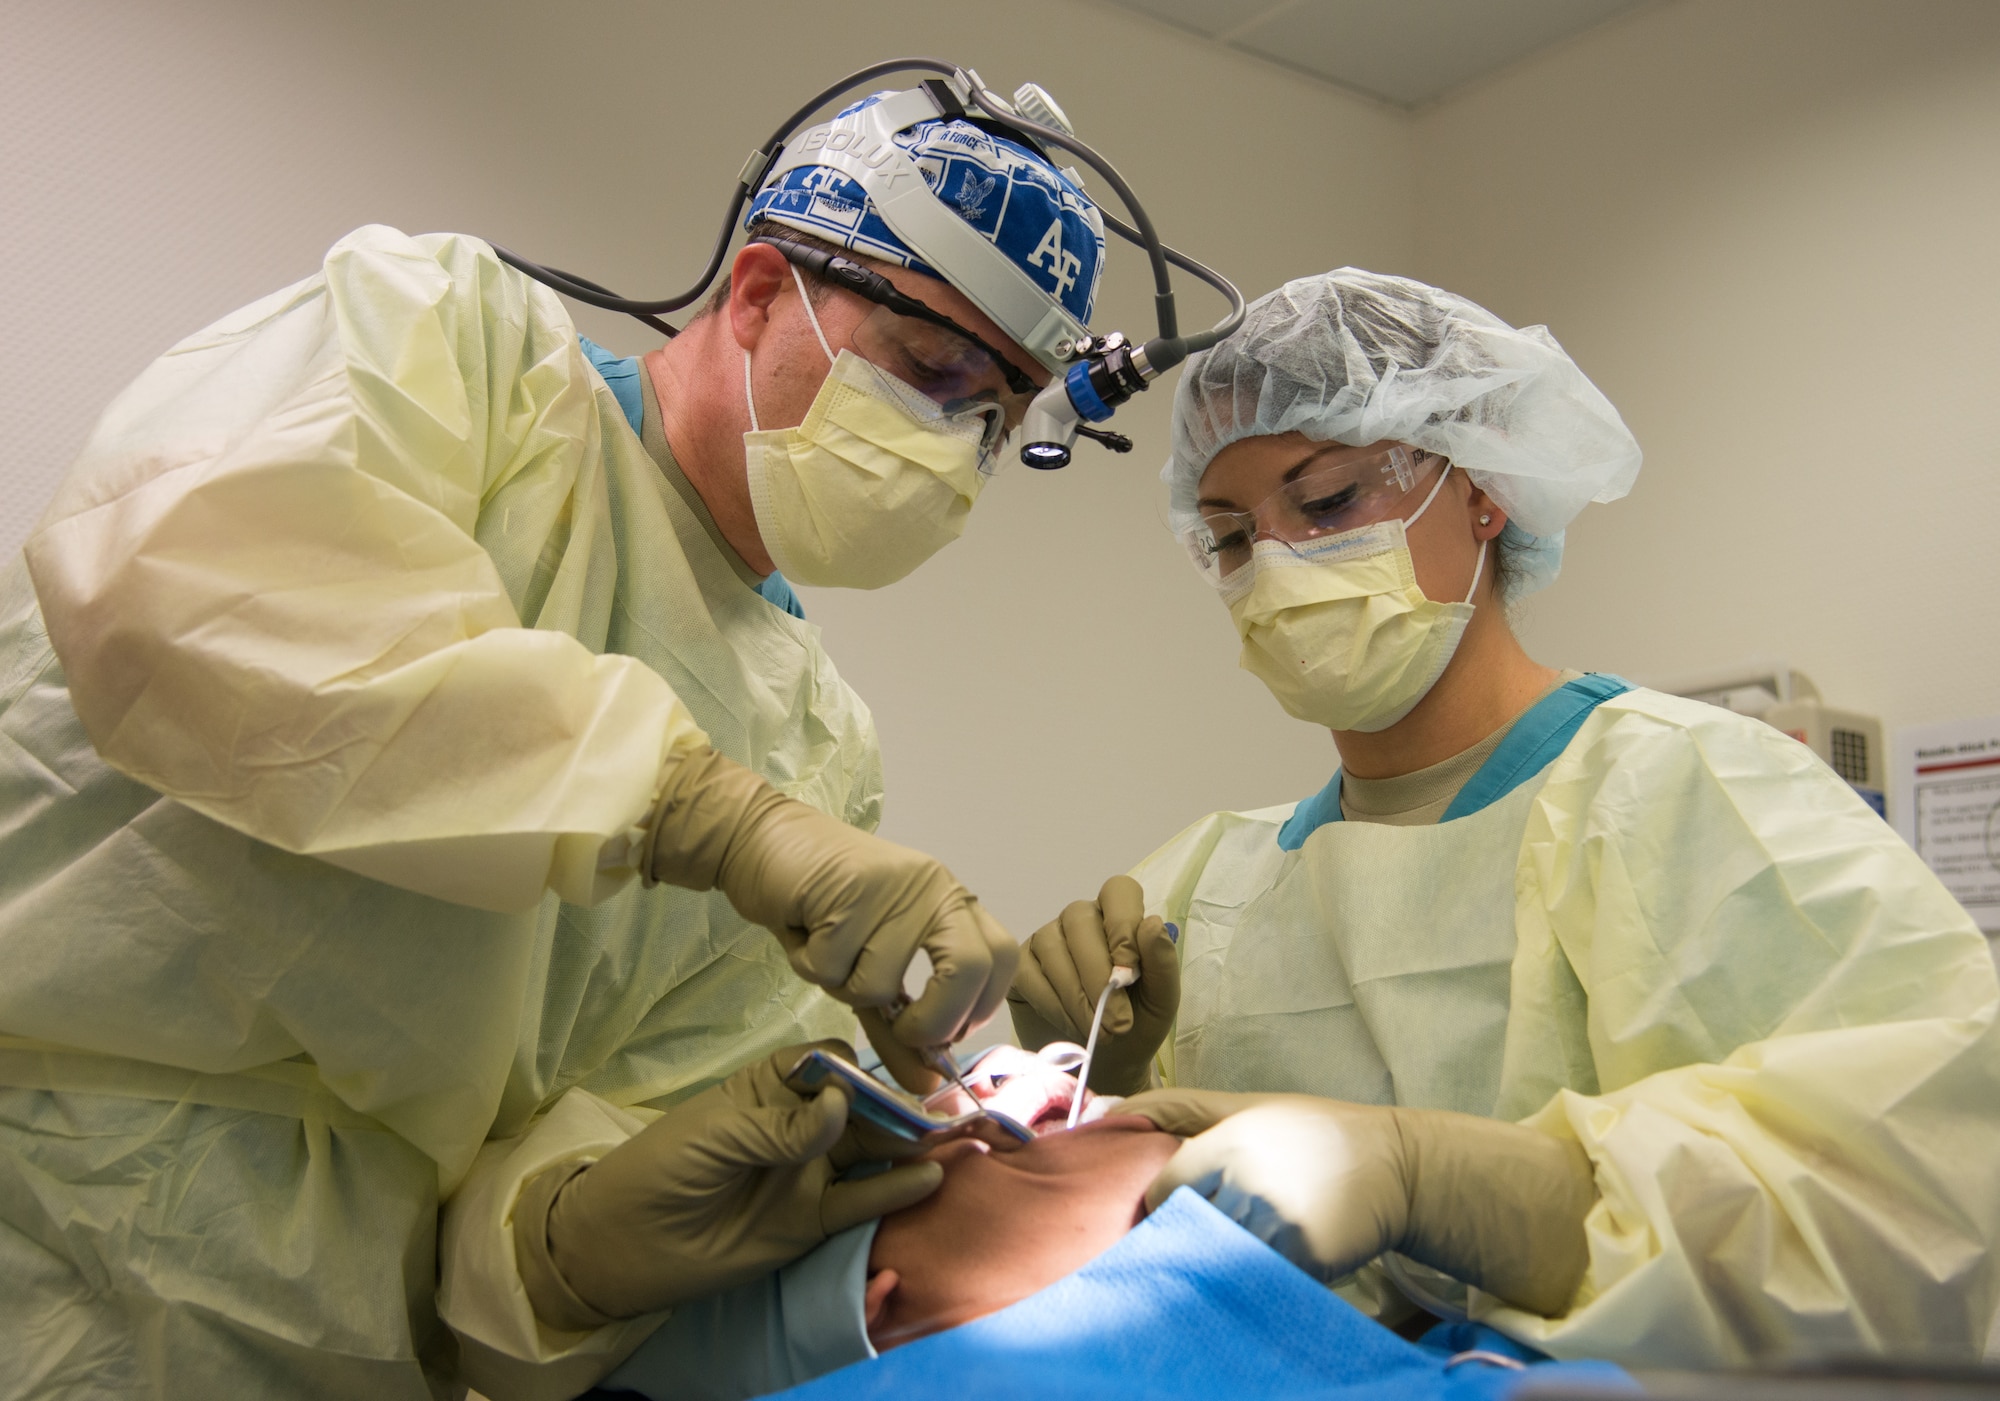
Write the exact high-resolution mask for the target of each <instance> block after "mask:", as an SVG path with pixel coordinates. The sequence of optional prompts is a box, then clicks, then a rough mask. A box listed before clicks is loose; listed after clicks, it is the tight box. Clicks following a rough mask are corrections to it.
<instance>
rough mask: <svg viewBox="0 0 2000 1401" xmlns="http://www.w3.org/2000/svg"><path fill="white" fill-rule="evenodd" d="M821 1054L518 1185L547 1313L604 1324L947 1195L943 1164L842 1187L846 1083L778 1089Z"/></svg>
mask: <svg viewBox="0 0 2000 1401" xmlns="http://www.w3.org/2000/svg"><path fill="white" fill-rule="evenodd" d="M816 1044H817V1045H819V1046H822V1047H824V1048H825V1049H827V1050H830V1051H833V1052H834V1053H835V1054H837V1055H842V1056H845V1057H847V1058H849V1059H852V1057H853V1055H854V1052H853V1051H852V1050H851V1049H850V1048H848V1047H847V1046H846V1045H845V1044H844V1043H842V1042H839V1041H822V1042H818V1043H816ZM811 1049H813V1047H812V1046H793V1047H790V1048H788V1049H786V1050H783V1051H779V1052H778V1053H777V1054H776V1055H773V1056H769V1057H767V1058H765V1059H763V1060H760V1061H757V1062H755V1063H754V1064H752V1065H748V1066H745V1067H744V1068H743V1069H741V1070H739V1071H737V1072H736V1073H735V1074H734V1075H732V1076H730V1077H729V1078H728V1079H727V1080H725V1081H723V1083H721V1084H720V1085H717V1086H715V1087H714V1088H712V1089H708V1090H704V1091H703V1092H702V1093H700V1094H698V1095H696V1096H695V1097H694V1098H693V1099H690V1100H688V1101H687V1102H686V1103H685V1104H680V1105H676V1106H675V1107H674V1108H672V1109H670V1110H668V1111H667V1112H666V1113H665V1114H663V1115H662V1116H660V1118H658V1119H656V1120H655V1121H653V1122H652V1123H651V1124H648V1125H647V1126H646V1128H645V1129H644V1130H642V1131H641V1132H640V1133H638V1134H636V1135H635V1136H633V1137H632V1138H630V1139H628V1140H626V1141H625V1142H624V1143H622V1144H620V1145H619V1146H618V1147H617V1148H614V1149H613V1150H612V1151H611V1152H609V1153H607V1154H605V1155H604V1157H603V1158H601V1159H599V1160H598V1161H597V1162H594V1163H564V1164H561V1165H559V1166H557V1167H554V1168H551V1169H550V1170H549V1171H547V1172H545V1173H543V1174H541V1175H540V1176H539V1177H537V1178H535V1179H534V1180H533V1181H532V1182H530V1183H529V1184H528V1185H527V1186H526V1187H525V1188H523V1189H522V1192H521V1195H520V1197H519V1198H518V1199H517V1200H516V1202H515V1206H514V1253H515V1259H516V1260H517V1262H518V1263H519V1266H520V1270H521V1279H522V1282H523V1283H524V1284H525V1285H526V1286H527V1291H528V1302H529V1303H530V1304H532V1305H533V1306H534V1310H535V1312H536V1314H537V1315H539V1316H540V1317H541V1319H542V1321H543V1322H544V1323H547V1324H548V1325H549V1326H550V1327H553V1328H559V1329H564V1330H568V1331H580V1330H582V1329H587V1328H599V1327H602V1326H603V1325H605V1324H606V1323H609V1322H611V1321H612V1320H614V1319H619V1318H635V1317H637V1316H638V1315H640V1314H645V1313H652V1312H654V1311H656V1310H658V1309H663V1308H666V1307H668V1306H669V1305H672V1304H675V1303H678V1302H680V1301H681V1300H684V1299H692V1298H696V1297H698V1296H700V1295H704V1294H712V1293H715V1292H716V1291H718V1290H722V1289H728V1288H730V1287H732V1286H734V1285H737V1284H742V1283H744V1282H745V1281H746V1280H751V1279H755V1278H757V1277H758V1276H759V1275H762V1274H767V1273H769V1272H770V1271H771V1270H774V1269H776V1268H778V1267H779V1266H781V1265H784V1264H786V1263H788V1262H790V1261H792V1260H795V1259H797V1258H798V1257H799V1256H801V1255H803V1254H805V1252H806V1251H808V1250H810V1249H812V1247H814V1246H815V1245H818V1244H819V1243H820V1242H821V1241H823V1240H825V1239H826V1238H827V1237H828V1236H831V1235H836V1234H838V1233H839V1232H841V1231H844V1230H846V1229H847V1228H848V1227H850V1226H856V1225H859V1224H860V1223H861V1222H863V1221H869V1220H873V1219H874V1218H875V1217H878V1216H881V1215H884V1214H886V1213H888V1212H891V1211H898V1210H901V1209H902V1208H903V1207H906V1206H909V1205H911V1204H912V1203H914V1202H918V1201H922V1200H923V1199H924V1198H925V1197H927V1196H929V1195H930V1194H931V1193H932V1192H934V1191H936V1190H937V1186H938V1184H939V1183H940V1182H942V1181H943V1180H944V1169H943V1168H941V1167H940V1166H938V1164H936V1163H912V1164H908V1165H906V1166H903V1167H896V1168H891V1169H890V1170H889V1171H887V1172H884V1173H881V1174H879V1175H877V1176H875V1177H869V1178H864V1179H862V1180H860V1181H858V1182H836V1181H834V1178H835V1177H836V1175H837V1174H838V1173H839V1172H840V1171H842V1170H843V1169H844V1168H845V1167H847V1166H851V1164H852V1161H853V1160H858V1158H859V1157H860V1154H859V1153H856V1154H854V1155H853V1158H852V1159H847V1158H846V1155H843V1154H842V1153H840V1152H839V1151H837V1149H838V1148H839V1147H840V1146H841V1144H842V1140H843V1138H844V1136H846V1134H847V1105H848V1100H847V1093H846V1090H845V1088H844V1087H843V1086H840V1085H838V1084H830V1085H828V1086H827V1088H825V1089H823V1090H821V1091H820V1092H819V1094H817V1095H816V1096H814V1097H813V1098H811V1099H806V1098H804V1097H802V1096H800V1095H798V1094H797V1093H795V1092H793V1091H792V1090H790V1089H788V1088H786V1086H785V1084H784V1076H785V1074H786V1072H788V1071H789V1070H790V1069H791V1068H792V1067H793V1066H794V1065H796V1064H797V1063H798V1060H799V1057H800V1056H802V1055H804V1054H805V1053H806V1052H807V1051H809V1050H811ZM850 1141H851V1140H850ZM830 1150H835V1151H830Z"/></svg>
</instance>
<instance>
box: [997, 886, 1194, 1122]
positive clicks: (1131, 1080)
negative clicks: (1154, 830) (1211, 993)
mask: <svg viewBox="0 0 2000 1401" xmlns="http://www.w3.org/2000/svg"><path fill="white" fill-rule="evenodd" d="M1114 966H1116V967H1120V968H1137V969H1138V970H1139V981H1138V982H1137V983H1136V984H1134V985H1133V986H1132V987H1130V988H1120V989H1119V990H1118V991H1116V992H1114V993H1112V994H1111V1000H1110V1001H1109V1002H1107V1003H1105V1004H1104V1025H1103V1027H1102V1028H1100V1029H1099V1031H1098V1039H1097V1058H1096V1059H1095V1060H1094V1061H1093V1062H1092V1063H1091V1067H1090V1088H1091V1089H1093V1090H1096V1091H1097V1092H1098V1093H1099V1094H1108V1095H1129V1094H1134V1093H1136V1092H1137V1091H1139V1090H1143V1089H1145V1088H1146V1083H1147V1079H1148V1071H1149V1070H1150V1069H1151V1067H1152V1064H1153V1056H1154V1054H1155V1053H1156V1052H1157V1051H1158V1050H1159V1049H1160V1043H1161V1042H1163V1041H1165V1040H1166V1039H1167V1032H1168V1031H1169V1030H1171V1029H1172V1027H1173V1024H1174V1017H1175V1016H1176V1015H1177V1014H1178V1013H1179V1011H1180V1005H1181V963H1180V955H1179V954H1177V953H1176V952H1175V951H1174V943H1173V940H1172V939H1169V938H1168V937H1167V927H1166V925H1165V924H1163V923H1161V921H1160V919H1159V917H1158V916H1157V915H1155V916H1153V917H1152V918H1150V919H1149V918H1147V916H1146V892H1145V891H1144V890H1142V889H1140V887H1139V882H1137V881H1135V880H1133V879H1132V878H1131V877H1130V876H1113V877H1112V878H1111V879H1110V880H1108V881H1106V882H1105V883H1104V888H1103V889H1102V890H1100V891H1098V893H1097V899H1096V900H1094V901H1091V900H1077V901H1074V902H1073V903H1071V904H1070V905H1069V906H1068V907H1066V908H1065V909H1064V910H1063V912H1062V914H1060V915H1059V916H1057V917H1056V918H1055V919H1053V920H1051V921H1050V922H1049V923H1047V924H1045V925H1043V926H1042V927H1041V928H1040V929H1037V930H1036V931H1035V934H1034V937H1033V938H1031V939H1030V940H1028V943H1027V946H1026V951H1025V953H1024V955H1023V956H1022V959H1021V966H1020V967H1019V968H1018V969H1016V970H1015V973H1014V985H1013V987H1012V988H1010V989H1009V990H1008V992H1007V1010H1008V1011H1009V1012H1011V1013H1012V1014H1013V1017H1014V1034H1015V1035H1016V1036H1017V1037H1019V1038H1020V1041H1021V1044H1022V1045H1023V1046H1025V1047H1027V1048H1028V1049H1029V1050H1031V1051H1038V1050H1040V1049H1041V1048H1042V1047H1044V1046H1046V1045H1048V1043H1049V1042H1051V1041H1075V1042H1077V1043H1078V1044H1079V1045H1080V1044H1082V1042H1083V1040H1084V1038H1085V1037H1087V1036H1088V1035H1089V1034H1090V1018H1091V1014H1092V1013H1093V1012H1095V1011H1096V1010H1097V999H1098V997H1099V995H1100V994H1102V993H1103V991H1104V985H1105V984H1106V983H1108V982H1110V981H1111V970H1112V968H1113V967H1114Z"/></svg>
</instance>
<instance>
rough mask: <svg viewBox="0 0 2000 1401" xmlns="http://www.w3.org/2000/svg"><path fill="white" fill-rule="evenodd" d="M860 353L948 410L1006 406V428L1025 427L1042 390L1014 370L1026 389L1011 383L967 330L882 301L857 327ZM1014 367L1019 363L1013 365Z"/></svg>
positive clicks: (856, 342)
mask: <svg viewBox="0 0 2000 1401" xmlns="http://www.w3.org/2000/svg"><path fill="white" fill-rule="evenodd" d="M850 343H851V344H852V345H853V347H854V353H855V354H856V355H859V356H860V357H861V358H862V359H863V360H866V361H868V362H869V363H870V364H871V365H874V366H875V367H876V368H877V369H880V370H886V371H887V372H888V373H890V374H892V375H894V376H895V377H896V378H897V379H899V380H901V381H902V382H903V383H905V384H907V385H909V386H910V388H912V389H914V390H916V391H917V392H918V393H919V394H921V395H923V396H924V397H925V398H926V399H929V400H930V401H931V402H932V403H934V404H936V405H937V406H938V407H939V408H941V409H943V410H944V411H945V412H946V413H961V412H965V411H967V410H978V409H982V408H985V407H987V406H989V405H997V406H998V407H999V409H1000V417H1001V422H1002V424H1003V426H1004V431H1005V432H1007V433H1011V432H1013V431H1014V430H1015V429H1016V428H1018V427H1020V426H1021V420H1022V418H1023V417H1025V416H1026V414H1027V412H1028V405H1029V403H1031V402H1032V401H1033V400H1034V397H1035V395H1036V393H1037V392H1038V391H1037V389H1036V386H1035V383H1034V381H1033V380H1030V379H1028V378H1027V377H1026V376H1025V375H1021V374H1020V372H1019V371H1018V370H1016V371H1015V372H1014V373H1015V375H1016V376H1018V377H1019V379H1020V381H1021V383H1022V385H1023V386H1025V387H1024V388H1021V389H1017V388H1015V387H1014V386H1013V385H1011V384H1010V383H1009V382H1008V376H1007V374H1006V373H1005V372H1004V371H1003V370H1002V369H1001V368H1000V365H999V364H996V363H995V361H994V358H993V353H992V352H990V351H988V350H987V349H986V348H985V347H983V346H981V345H978V344H976V343H975V342H973V341H970V340H967V339H966V338H965V336H964V335H962V334H960V333H959V332H957V331H954V330H948V329H946V328H945V327H943V326H939V325H936V324H935V323H933V322H930V321H920V320H918V319H916V318H915V317H912V316H906V315H904V314H903V313H902V312H899V311H897V310H895V309H894V308H892V307H886V306H879V307H877V308H876V309H875V310H874V311H872V312H870V313H869V315H868V318H867V319H866V320H864V321H863V322H862V323H861V324H860V325H859V326H857V327H856V328H855V330H854V335H853V337H852V338H851V342H850ZM1007 368H1008V369H1009V370H1012V369H1013V366H1011V365H1009V366H1008V367H1007Z"/></svg>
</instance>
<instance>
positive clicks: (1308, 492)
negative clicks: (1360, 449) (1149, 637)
mask: <svg viewBox="0 0 2000 1401" xmlns="http://www.w3.org/2000/svg"><path fill="white" fill-rule="evenodd" d="M1344 451H1347V449H1346V448H1345V447H1343V446H1342V445H1341V444H1339V443H1330V444H1328V445H1327V447H1326V448H1325V449H1324V450H1323V451H1322V453H1321V454H1320V456H1327V455H1331V454H1333V453H1338V452H1344ZM1318 460H1319V458H1318V457H1311V458H1307V459H1306V460H1305V461H1304V462H1302V463H1300V464H1299V465H1298V466H1296V467H1294V468H1293V469H1292V471H1291V474H1290V476H1289V477H1288V479H1287V480H1286V482H1285V484H1284V485H1283V486H1281V487H1279V488H1278V489H1277V490H1276V491H1274V492H1272V493H1271V494H1270V495H1269V496H1268V497H1266V498H1265V499H1264V500H1263V502H1262V503H1260V504H1259V505H1258V507H1257V508H1256V509H1255V510H1254V511H1229V510H1223V509H1219V508H1217V507H1214V506H1202V507H1201V508H1200V510H1201V518H1200V519H1199V520H1197V521H1196V522H1195V523H1194V524H1192V525H1189V526H1185V527H1183V528H1182V529H1181V530H1179V531H1177V532H1176V533H1177V534H1178V535H1179V536H1180V540H1181V543H1182V544H1183V545H1185V546H1186V547H1187V552H1188V557H1189V558H1190V559H1192V560H1193V561H1194V565H1195V568H1196V569H1199V570H1200V571H1201V573H1202V576H1203V577H1204V578H1206V579H1207V580H1208V581H1209V582H1210V583H1211V584H1214V585H1216V586H1217V587H1218V588H1219V587H1221V585H1222V582H1223V581H1224V580H1225V579H1227V578H1228V577H1229V576H1230V575H1232V574H1234V573H1235V572H1236V571H1237V570H1239V569H1241V568H1242V567H1243V566H1244V565H1246V564H1248V563H1249V562H1250V558H1251V555H1252V553H1253V552H1254V550H1255V548H1256V543H1257V541H1259V540H1278V541H1282V542H1283V543H1285V544H1287V545H1299V544H1303V543H1305V542H1306V541H1308V540H1314V539H1318V538H1319V537H1320V536H1323V535H1339V534H1343V533H1344V532H1346V531H1350V530H1362V529H1365V528H1366V527H1368V526H1371V525H1377V524H1380V523H1381V522H1382V521H1387V520H1400V519H1402V518H1403V517H1404V516H1405V515H1406V514H1408V513H1409V511H1410V510H1411V509H1412V508H1413V507H1414V506H1415V505H1416V504H1417V503H1416V499H1415V497H1416V491H1417V488H1418V487H1419V486H1421V485H1422V483H1423V481H1424V479H1425V478H1427V477H1429V476H1430V474H1431V469H1432V468H1433V467H1435V466H1441V465H1442V464H1443V463H1444V459H1443V458H1441V457H1438V456H1437V455H1436V454H1434V453H1428V452H1421V451H1418V450H1416V449H1412V448H1407V447H1404V446H1403V445H1402V444H1400V443H1398V444H1397V445H1396V446H1394V447H1391V448H1389V449H1387V450H1386V451H1383V452H1379V453H1375V454H1373V455H1371V456H1368V457H1363V458H1359V459H1350V460H1349V461H1346V462H1341V463H1337V464H1334V465H1332V466H1316V465H1314V464H1315V463H1316V462H1317V461H1318Z"/></svg>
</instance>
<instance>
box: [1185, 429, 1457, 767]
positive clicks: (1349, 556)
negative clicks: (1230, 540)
mask: <svg viewBox="0 0 2000 1401" xmlns="http://www.w3.org/2000/svg"><path fill="white" fill-rule="evenodd" d="M1450 472H1451V468H1450V467H1449V466H1448V465H1447V466H1446V468H1445V470H1444V471H1443V472H1442V473H1440V474H1439V475H1438V480H1437V485H1436V486H1433V487H1432V488H1431V493H1430V495H1429V496H1426V497H1425V498H1424V503H1423V505H1421V506H1419V507H1418V508H1417V510H1416V512H1415V514H1413V515H1411V516H1410V518H1409V520H1408V521H1401V520H1389V521H1381V522H1378V523H1376V524H1374V525H1370V526H1366V527H1364V528H1362V529H1360V530H1350V531H1346V532H1344V533H1342V534H1339V535H1326V536H1321V537H1320V538H1318V539H1315V540H1308V541H1304V542H1302V543H1299V544H1287V543H1286V542H1284V541H1282V540H1259V541H1257V542H1256V546H1255V551H1254V554H1253V557H1252V559H1251V562H1250V566H1249V567H1248V568H1244V569H1238V570H1236V571H1235V573H1234V574H1232V575H1231V576H1230V577H1229V579H1228V580H1226V581H1225V582H1224V584H1223V586H1222V594H1223V598H1224V600H1225V601H1226V602H1227V603H1228V605H1229V616H1230V618H1231V619H1232V620H1233V621H1234V622H1235V624H1236V631H1237V633H1238V634H1239V635H1240V636H1241V637H1242V638H1243V656H1242V665H1243V669H1244V670H1245V671H1248V672H1250V673H1251V674H1252V675H1254V676H1255V677H1257V679H1258V680H1260V681H1262V682H1263V683H1264V684H1265V685H1266V686H1267V687H1269V688H1270V691H1271V694H1272V695H1273V696H1276V697H1277V699H1278V704H1280V705H1282V706H1283V707H1284V708H1285V711H1286V713H1287V714H1290V715H1293V716H1296V717H1297V718H1299V719H1301V720H1306V721H1310V722H1311V723H1313V724H1315V725H1324V726H1326V727H1327V728H1328V729H1332V730H1360V731H1362V732H1363V733H1367V734H1372V733H1374V732H1376V731H1378V730H1386V729H1388V728H1389V726H1391V725H1393V724H1395V723H1396V722H1397V721H1398V720H1401V719H1402V718H1403V717H1404V716H1405V715H1408V714H1409V713H1410V711H1411V710H1412V709H1413V708H1415V706H1416V704H1417V702H1418V701H1420V700H1422V699H1423V698H1424V697H1425V696H1426V695H1428V694H1429V693H1430V689H1431V687H1432V686H1434V685H1436V684H1437V679H1438V677H1439V676H1441V675H1443V674H1444V669H1445V666H1446V664H1447V663H1449V662H1450V661H1451V658H1452V654H1453V653H1454V652H1455V651H1457V650H1458V642H1459V639H1460V638H1461V637H1463V636H1464V635H1465V627H1466V624H1467V623H1470V622H1471V621H1472V614H1473V607H1472V596H1473V594H1474V593H1475V592H1477V591H1478V589H1479V578H1480V575H1481V573H1482V572H1483V571H1484V570H1485V567H1486V547H1485V546H1484V545H1481V546H1480V550H1479V563H1478V565H1477V566H1476V567H1475V568H1474V569H1473V572H1472V587H1471V588H1470V589H1467V590H1466V594H1465V600H1464V601H1463V602H1460V603H1437V602H1434V601H1432V600H1431V599H1428V598H1426V597H1425V596H1424V593H1423V590H1422V589H1420V588H1418V587H1417V575H1416V562H1415V561H1414V560H1412V559H1411V558H1410V547H1409V540H1408V536H1407V533H1406V532H1407V528H1408V526H1411V525H1414V524H1416V522H1417V521H1418V519H1419V518H1421V517H1422V515H1423V513H1424V512H1425V511H1427V510H1429V509H1430V506H1431V502H1433V501H1435V500H1436V499H1437V494H1438V492H1439V491H1441V490H1443V488H1444V479H1445V477H1446V476H1448V475H1450Z"/></svg>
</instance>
